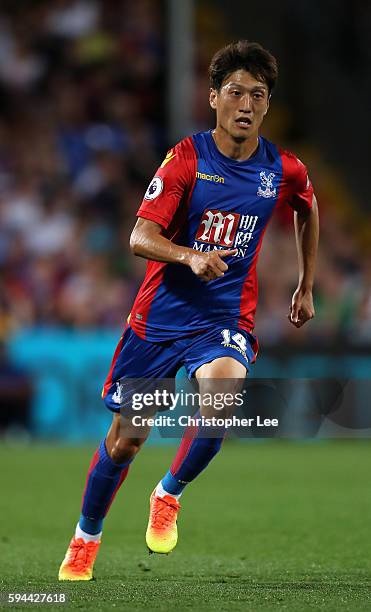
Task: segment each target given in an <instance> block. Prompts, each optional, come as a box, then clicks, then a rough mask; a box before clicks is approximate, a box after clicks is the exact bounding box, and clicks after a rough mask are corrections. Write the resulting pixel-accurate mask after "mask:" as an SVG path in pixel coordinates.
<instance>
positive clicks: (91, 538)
mask: <svg viewBox="0 0 371 612" xmlns="http://www.w3.org/2000/svg"><path fill="white" fill-rule="evenodd" d="M75 538H76V539H78V538H82V539H83V540H84V542H99V541H100V540H101V538H102V532H100V533H97V534H95V535H92V534H91V533H86V532H85V531H83V530H82V529H81V528H80V525H79V523H77V525H76V531H75Z"/></svg>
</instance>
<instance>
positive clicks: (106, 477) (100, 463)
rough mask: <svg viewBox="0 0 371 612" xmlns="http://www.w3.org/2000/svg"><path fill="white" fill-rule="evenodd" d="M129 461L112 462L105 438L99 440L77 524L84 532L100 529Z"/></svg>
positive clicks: (94, 532)
mask: <svg viewBox="0 0 371 612" xmlns="http://www.w3.org/2000/svg"><path fill="white" fill-rule="evenodd" d="M131 461H132V459H130V460H129V461H126V462H125V463H121V464H117V463H114V461H112V459H111V457H110V456H109V454H108V453H107V449H106V444H105V440H103V441H102V442H101V444H100V446H99V448H98V449H97V450H96V452H95V454H94V457H93V460H92V462H91V465H90V468H89V471H88V476H87V480H86V486H85V491H84V495H83V504H82V510H81V516H80V520H79V525H80V529H82V530H83V531H85V533H89V534H91V535H96V534H97V533H100V532H101V531H102V525H103V519H104V517H105V516H106V514H107V512H108V510H109V507H110V505H111V503H112V501H113V499H114V497H115V495H116V493H117V491H118V489H119V488H120V486H121V484H122V483H123V481H124V480H125V478H126V476H127V473H128V470H129V465H130V463H131Z"/></svg>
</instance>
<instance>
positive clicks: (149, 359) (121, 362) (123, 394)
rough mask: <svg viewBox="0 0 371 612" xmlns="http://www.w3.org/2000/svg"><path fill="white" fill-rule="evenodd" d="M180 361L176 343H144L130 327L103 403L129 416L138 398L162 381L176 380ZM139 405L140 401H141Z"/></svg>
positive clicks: (104, 390)
mask: <svg viewBox="0 0 371 612" xmlns="http://www.w3.org/2000/svg"><path fill="white" fill-rule="evenodd" d="M179 367H180V359H179V357H178V355H177V350H176V348H175V347H174V343H171V342H166V343H154V342H148V341H146V340H143V339H142V338H140V337H139V336H137V335H136V334H135V333H134V331H133V330H132V329H131V328H130V327H128V328H127V329H126V330H125V332H124V334H123V336H122V338H121V339H120V342H119V344H118V346H117V348H116V351H115V354H114V357H113V360H112V364H111V369H110V371H109V374H108V376H107V378H106V381H105V383H104V387H103V393H102V397H103V401H104V403H105V405H106V406H107V408H109V409H110V410H111V411H112V412H117V413H120V414H122V415H123V416H124V415H125V410H130V409H131V407H132V400H133V397H134V394H136V395H135V397H138V396H143V395H144V394H145V393H150V392H151V391H154V390H155V387H156V385H157V381H158V384H160V382H159V381H161V380H164V379H167V380H168V379H172V378H173V377H175V374H176V372H177V369H178V368H179ZM138 401H139V400H138Z"/></svg>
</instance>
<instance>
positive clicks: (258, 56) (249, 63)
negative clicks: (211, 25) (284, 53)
mask: <svg viewBox="0 0 371 612" xmlns="http://www.w3.org/2000/svg"><path fill="white" fill-rule="evenodd" d="M240 69H243V70H246V72H250V74H252V76H253V77H254V78H255V79H259V80H260V81H264V82H265V83H266V84H267V85H268V90H269V94H271V92H272V90H273V88H274V86H275V84H276V81H277V77H278V67H277V60H276V58H275V57H274V56H273V55H272V54H271V53H270V52H269V51H267V50H266V49H264V48H263V47H262V46H261V45H259V43H256V42H249V41H248V40H238V41H236V42H232V43H230V44H229V45H227V46H226V47H223V48H222V49H219V51H217V52H216V53H215V55H214V57H213V58H212V60H211V63H210V66H209V78H210V87H212V88H213V89H216V91H219V90H220V88H221V86H222V84H223V82H224V80H225V79H226V78H227V77H228V76H229V75H230V74H232V72H234V71H235V70H240Z"/></svg>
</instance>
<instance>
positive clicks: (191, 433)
mask: <svg viewBox="0 0 371 612" xmlns="http://www.w3.org/2000/svg"><path fill="white" fill-rule="evenodd" d="M198 429H199V428H198V427H197V425H189V427H187V429H186V430H185V432H184V435H183V438H182V441H181V443H180V446H179V448H178V451H177V453H176V455H175V457H174V460H173V463H172V464H171V466H170V473H171V474H172V475H173V476H175V474H176V472H177V471H178V469H179V468H180V466H181V464H182V463H183V461H184V460H185V458H186V457H187V455H188V453H189V451H190V448H191V444H192V442H193V440H194V439H195V437H196V436H197V433H198Z"/></svg>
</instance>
